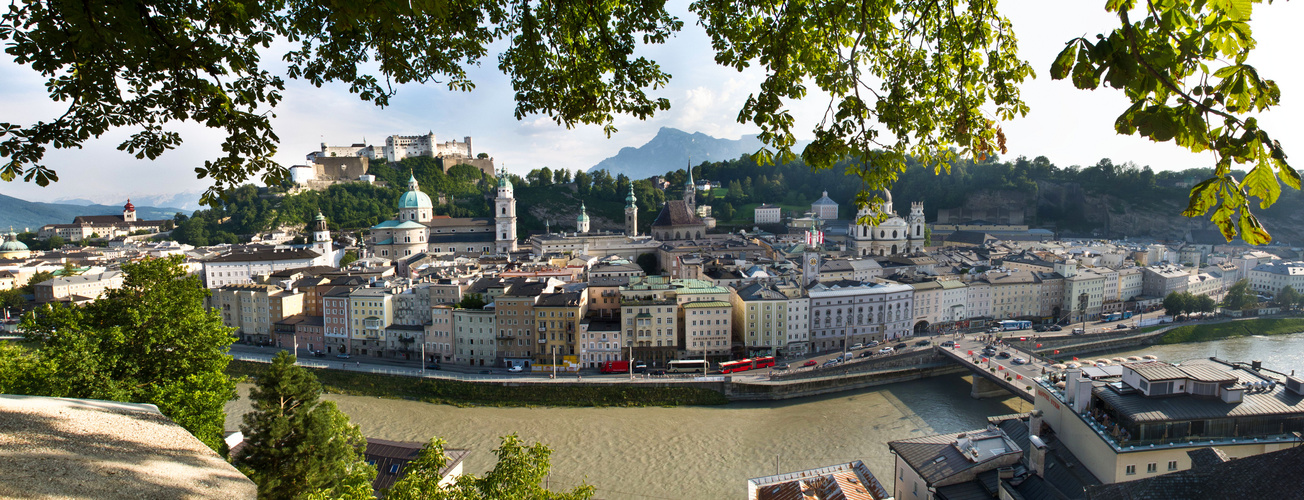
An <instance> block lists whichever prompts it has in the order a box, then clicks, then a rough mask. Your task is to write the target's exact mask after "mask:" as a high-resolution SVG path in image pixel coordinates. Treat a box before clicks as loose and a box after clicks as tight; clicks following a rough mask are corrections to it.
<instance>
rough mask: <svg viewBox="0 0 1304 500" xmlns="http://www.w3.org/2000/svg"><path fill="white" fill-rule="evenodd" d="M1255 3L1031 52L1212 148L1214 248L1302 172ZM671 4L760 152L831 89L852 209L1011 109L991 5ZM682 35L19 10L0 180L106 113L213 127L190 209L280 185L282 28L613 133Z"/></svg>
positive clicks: (497, 9) (1009, 38)
mask: <svg viewBox="0 0 1304 500" xmlns="http://www.w3.org/2000/svg"><path fill="white" fill-rule="evenodd" d="M1269 1H1270V0H1269ZM1255 3H1259V2H1258V1H1257V0H1222V1H1204V0H1195V1H1192V0H1150V1H1147V2H1136V1H1135V0H1105V1H1104V2H1103V4H1104V8H1105V10H1106V11H1108V12H1110V13H1111V14H1113V15H1115V16H1117V17H1118V20H1119V27H1118V28H1117V29H1115V30H1114V31H1112V32H1110V33H1108V34H1100V35H1097V36H1096V37H1095V40H1094V41H1093V40H1089V39H1087V38H1085V37H1077V38H1073V39H1072V40H1070V41H1069V43H1068V44H1067V47H1066V48H1065V49H1064V51H1063V52H1061V53H1060V55H1059V56H1058V57H1056V58H1055V60H1054V61H1053V62H1052V61H1041V62H1039V63H1040V64H1048V65H1049V69H1050V74H1051V77H1052V78H1055V79H1070V80H1072V82H1073V84H1074V85H1075V86H1076V87H1078V88H1081V89H1097V88H1100V87H1102V86H1109V87H1111V88H1114V89H1118V90H1121V91H1123V93H1124V95H1125V96H1126V97H1127V99H1128V100H1129V103H1130V106H1129V107H1128V108H1127V109H1126V110H1124V111H1123V113H1122V114H1121V115H1120V116H1119V118H1118V120H1117V121H1116V123H1115V130H1117V131H1118V132H1120V133H1123V134H1129V135H1133V134H1135V135H1140V136H1142V137H1145V138H1148V139H1151V140H1153V141H1158V142H1168V141H1172V142H1174V143H1176V144H1177V145H1179V146H1181V147H1184V148H1186V149H1188V150H1191V151H1193V152H1204V151H1210V152H1212V153H1213V155H1214V158H1215V159H1214V162H1213V163H1214V164H1215V166H1216V167H1215V175H1214V176H1212V177H1210V178H1208V179H1207V180H1205V181H1204V182H1202V183H1200V184H1198V185H1197V186H1196V187H1195V188H1194V189H1192V190H1191V193H1190V203H1189V207H1188V208H1187V210H1186V211H1185V212H1184V214H1185V215H1187V216H1191V217H1196V216H1202V215H1204V214H1207V213H1209V212H1210V211H1212V212H1213V213H1212V215H1211V216H1210V217H1211V219H1212V220H1213V221H1214V222H1215V223H1217V225H1218V226H1219V228H1221V230H1222V232H1223V234H1224V236H1226V238H1227V239H1228V240H1230V239H1232V238H1234V237H1236V236H1239V237H1240V238H1242V239H1244V240H1245V241H1246V242H1249V243H1256V244H1257V243H1264V242H1267V241H1269V240H1270V236H1269V235H1268V233H1267V231H1266V230H1265V229H1264V228H1263V227H1262V225H1261V224H1259V222H1258V219H1257V218H1256V217H1255V216H1254V214H1253V213H1252V212H1251V204H1250V199H1251V198H1257V199H1259V202H1260V203H1259V207H1260V208H1266V207H1267V206H1269V205H1271V204H1272V203H1273V202H1274V201H1276V199H1277V197H1278V196H1279V194H1280V192H1281V187H1280V184H1279V182H1285V183H1286V184H1287V185H1288V186H1290V187H1292V188H1295V189H1299V188H1300V176H1299V174H1298V173H1297V172H1296V171H1295V170H1293V169H1292V168H1291V167H1290V166H1289V165H1288V164H1287V162H1286V154H1285V152H1284V149H1283V148H1282V146H1281V145H1280V144H1279V143H1278V142H1277V140H1275V139H1273V138H1272V137H1271V136H1270V135H1269V134H1268V132H1267V131H1266V130H1264V129H1263V128H1262V127H1260V126H1259V125H1258V121H1257V118H1256V116H1255V115H1256V114H1257V113H1261V112H1263V111H1266V110H1268V109H1269V108H1270V107H1272V106H1275V105H1277V104H1278V103H1279V102H1280V99H1281V92H1280V89H1279V88H1278V86H1277V84H1276V83H1275V82H1273V81H1272V80H1270V79H1267V78H1264V77H1263V76H1262V75H1260V74H1259V72H1258V70H1257V69H1256V68H1255V67H1253V66H1251V65H1249V64H1246V61H1247V60H1249V56H1250V54H1251V52H1252V50H1253V49H1254V47H1255V40H1254V38H1253V36H1252V31H1251V29H1250V23H1249V20H1250V16H1251V13H1252V10H1253V6H1254V4H1255ZM689 10H690V11H692V12H693V14H694V15H696V16H697V17H698V23H699V24H700V25H701V26H702V27H703V28H704V29H705V31H706V33H707V34H708V36H709V37H710V38H711V46H712V49H713V50H714V51H715V53H716V55H715V60H716V62H717V63H718V64H720V65H722V66H725V67H729V68H733V69H736V70H738V71H742V70H744V69H746V68H748V67H750V66H752V65H758V66H760V67H761V68H762V70H763V71H764V73H765V79H764V81H762V83H761V84H760V86H759V88H757V89H755V91H754V92H753V93H752V94H751V95H750V96H749V97H748V99H747V100H746V102H745V103H744V105H743V107H742V109H741V110H740V111H739V113H738V116H737V120H738V121H739V122H742V123H751V124H753V125H755V126H756V127H758V128H760V130H761V133H760V138H761V140H762V141H764V143H765V144H766V145H767V146H768V147H770V148H773V152H771V151H770V150H763V151H761V152H759V153H758V155H759V157H760V159H762V160H765V161H768V160H770V159H773V158H776V157H777V158H779V159H781V160H784V161H786V160H788V159H791V158H794V157H795V156H796V155H797V153H798V152H797V151H794V150H793V148H794V146H795V144H796V140H795V131H794V127H795V126H796V122H795V119H794V117H793V115H792V114H791V112H790V109H789V106H790V105H791V103H792V102H793V101H796V100H800V99H802V98H804V97H806V96H807V95H808V94H809V93H810V90H811V89H810V86H812V85H813V86H814V87H817V88H818V90H819V91H822V92H824V93H825V94H827V95H828V96H829V102H828V105H827V108H826V112H825V114H824V116H823V118H822V119H821V120H820V122H819V123H817V124H816V125H815V126H814V129H813V131H812V132H813V134H814V137H815V140H814V141H813V142H812V143H811V144H810V145H809V146H808V147H806V148H805V150H803V151H801V152H800V155H801V157H802V159H803V160H804V161H805V163H806V164H808V165H810V166H811V167H812V168H815V169H826V168H836V166H837V165H839V164H843V165H847V166H845V167H843V168H844V169H845V171H846V173H847V174H849V175H852V176H855V177H858V178H859V179H860V181H861V182H860V187H861V189H860V191H859V194H858V196H857V197H856V204H857V205H858V206H860V207H865V206H871V207H873V208H874V209H875V211H876V212H877V207H878V205H877V203H872V202H875V201H878V200H879V196H878V195H877V192H878V190H879V189H884V188H889V187H891V186H892V184H893V183H894V181H895V180H896V178H897V176H898V175H899V174H900V173H901V172H902V171H903V170H904V169H905V168H906V166H907V162H908V158H911V157H913V158H915V159H917V160H919V161H920V162H921V163H924V164H925V165H927V166H928V167H930V168H932V169H934V170H935V171H937V172H940V171H941V170H944V169H946V166H947V165H949V164H950V163H951V161H950V160H952V159H953V158H954V157H955V156H957V155H964V156H970V157H973V158H978V159H982V158H984V157H986V156H987V155H989V154H992V153H994V152H998V151H999V152H1004V151H1006V142H1007V140H1006V137H1005V134H1004V132H1003V131H1002V129H1001V126H1000V122H1001V121H1006V120H1012V119H1014V118H1016V117H1019V116H1023V115H1025V114H1027V112H1028V106H1027V105H1026V104H1025V103H1024V102H1023V100H1022V98H1021V96H1020V88H1019V86H1020V84H1022V82H1023V81H1024V80H1026V79H1028V78H1030V77H1033V76H1034V73H1033V69H1032V66H1031V65H1029V64H1028V63H1027V62H1025V61H1022V60H1020V59H1019V57H1018V47H1017V38H1016V35H1015V33H1014V30H1013V28H1012V25H1011V24H1010V21H1009V20H1008V19H1007V18H1006V17H1005V16H1003V15H1001V13H1000V12H999V11H998V9H997V0H960V1H958V2H954V3H948V4H946V5H945V6H939V5H938V3H937V2H935V1H933V0H901V1H894V2H879V3H863V2H862V3H848V2H843V1H835V0H823V1H821V0H811V1H801V2H794V1H780V0H750V1H746V2H738V1H731V0H696V1H694V2H693V3H692V4H691V5H690V7H689ZM1133 17H1136V18H1137V19H1136V20H1133ZM682 26H683V21H681V20H679V19H677V18H676V17H674V16H672V15H670V14H669V13H668V12H667V11H666V6H665V3H664V2H658V1H651V2H643V1H633V0H614V1H608V2H556V1H540V2H511V1H507V0H484V1H481V2H430V1H412V2H402V1H380V2H368V3H362V4H359V3H356V2H346V1H340V0H309V1H301V2H289V1H286V0H271V1H256V2H255V1H250V0H234V1H230V2H186V1H180V0H125V1H119V2H104V1H102V0H100V1H96V0H92V1H90V2H81V3H70V2H54V1H50V0H31V1H25V2H20V3H16V4H14V5H13V6H11V8H10V9H9V11H8V12H6V13H4V14H3V15H2V16H0V40H3V41H4V42H5V43H6V44H7V47H6V49H5V51H6V52H7V53H8V54H10V55H11V56H12V57H14V60H15V61H16V62H17V63H18V64H21V65H26V66H29V67H31V68H33V69H34V70H35V71H36V72H38V73H39V74H40V75H41V76H42V77H44V78H46V81H47V89H48V92H49V93H50V96H51V97H52V98H53V99H54V100H56V101H60V102H65V103H67V108H66V110H65V112H64V113H63V114H62V115H60V116H57V117H54V118H53V119H52V120H50V121H41V122H37V123H34V124H28V125H23V124H14V123H0V156H3V157H4V158H5V159H6V161H5V162H4V163H3V164H0V179H4V180H13V179H16V178H18V177H19V176H21V177H22V178H23V179H24V180H27V181H34V182H36V183H38V184H40V185H42V186H44V185H47V184H49V183H50V182H52V181H57V180H58V175H57V174H56V173H55V172H54V170H52V169H50V168H48V167H46V166H44V165H43V164H41V161H42V159H43V158H44V156H45V152H46V149H47V148H49V147H55V148H75V147H80V146H81V145H82V144H84V143H85V142H86V141H88V140H90V139H91V138H92V137H99V136H101V135H103V134H105V133H107V132H109V131H110V130H112V129H114V128H127V129H129V130H130V131H131V132H132V135H131V136H130V137H129V138H128V139H127V140H125V141H123V142H122V143H121V144H120V145H119V149H121V150H124V151H127V152H129V153H132V154H134V155H136V156H137V157H139V158H150V159H154V158H157V157H158V156H159V155H160V154H162V153H163V152H164V151H166V150H168V149H171V148H175V147H176V146H177V145H179V144H180V143H181V137H180V135H179V134H178V133H177V132H175V131H173V130H170V128H171V125H170V124H169V123H168V122H171V121H194V122H197V123H203V124H204V125H205V126H207V127H210V128H217V129H222V130H224V131H225V132H226V133H227V139H226V141H225V142H224V143H223V145H222V149H223V151H224V152H225V156H222V157H220V158H217V159H214V160H211V161H207V162H205V164H204V166H203V167H200V168H196V169H195V170H196V173H197V174H198V176H199V177H201V178H203V177H210V178H212V180H213V186H212V187H211V188H210V189H209V190H208V191H207V192H205V194H204V197H203V201H204V202H206V203H208V204H210V205H216V203H215V202H216V201H217V199H218V195H220V194H221V193H222V191H223V190H225V189H227V188H231V187H234V186H237V185H240V184H241V183H243V182H244V181H245V180H247V179H250V178H252V177H257V176H261V178H262V180H263V181H264V182H265V183H266V184H268V185H278V184H280V183H282V182H283V181H284V180H285V179H286V178H287V177H288V175H287V170H286V168H285V167H284V166H282V165H278V164H276V163H275V162H273V161H272V159H271V158H272V156H273V155H274V154H275V152H276V147H277V143H278V141H279V138H278V137H277V136H276V134H275V133H274V132H273V130H272V127H271V121H270V119H271V116H272V114H271V113H270V112H268V110H270V109H274V108H275V106H276V105H277V104H278V103H279V102H280V100H281V98H282V95H281V93H282V92H283V91H284V89H285V82H284V79H283V77H282V76H281V75H277V74H273V73H271V72H270V71H268V70H266V69H264V68H263V65H262V62H263V61H262V57H263V55H265V53H266V52H268V51H269V48H270V47H271V45H272V44H273V42H275V41H279V40H287V41H288V42H289V43H288V46H289V47H290V48H289V49H288V51H287V52H285V53H284V54H282V55H281V57H280V59H281V60H283V61H284V62H285V63H287V68H286V72H285V77H288V78H295V79H303V80H306V81H308V82H311V83H312V84H314V85H317V86H321V85H323V84H326V83H328V82H341V83H344V84H347V85H348V86H349V90H350V91H351V92H353V93H355V94H357V95H358V96H359V97H360V98H361V99H363V100H366V101H370V102H372V103H374V104H376V105H379V106H385V105H387V104H388V103H389V98H390V97H391V96H393V95H394V92H395V90H394V87H393V84H395V83H398V84H403V83H413V82H415V83H438V84H442V85H446V86H447V87H448V88H449V89H450V90H459V91H469V90H471V89H473V88H474V86H475V85H474V83H473V82H472V81H471V80H470V78H469V76H468V73H467V71H466V68H468V67H471V66H473V65H478V64H480V63H481V61H482V60H483V59H484V58H485V57H487V56H488V55H489V52H488V48H489V47H490V46H491V45H493V44H498V45H499V46H502V47H504V49H503V52H502V53H501V54H499V55H498V68H499V70H501V71H502V72H503V73H505V74H506V75H507V76H508V78H509V79H510V80H511V82H512V87H513V90H515V97H516V110H515V116H516V118H517V119H523V118H525V117H527V116H530V115H532V114H543V115H547V116H549V117H551V118H552V119H553V120H555V121H556V122H557V123H559V124H563V125H566V126H567V127H572V126H575V125H578V124H599V125H602V126H603V127H604V129H605V130H606V132H607V133H608V134H610V133H612V132H613V131H615V128H614V127H613V125H612V124H613V123H614V120H615V116H616V115H618V114H621V115H629V116H633V117H635V118H639V119H646V118H649V117H651V116H653V115H654V114H655V113H656V112H658V111H663V110H666V109H668V108H669V106H670V103H669V101H668V100H666V99H665V98H656V97H653V96H651V95H649V91H654V90H656V89H658V88H660V87H662V86H664V85H666V84H667V82H668V81H669V79H670V75H668V74H666V73H665V72H663V71H662V70H661V68H660V66H659V65H657V63H656V62H655V61H652V60H649V59H647V58H645V57H641V56H637V55H636V52H639V49H644V50H645V49H646V46H649V45H657V44H661V43H664V42H665V41H666V40H667V39H669V37H671V36H673V35H674V34H675V33H676V32H678V31H679V30H680V29H681V28H682ZM1074 35H1076V34H1074ZM373 68H374V71H373ZM1237 164H1244V165H1247V166H1249V173H1248V174H1247V175H1245V176H1244V177H1243V178H1241V179H1237V178H1235V177H1234V176H1232V174H1231V172H1232V167H1233V166H1234V165H1237ZM542 172H543V171H540V176H539V178H538V181H539V182H544V179H543V178H542V175H541V174H542ZM561 180H564V179H558V178H556V177H554V176H552V175H549V179H548V182H555V181H561ZM883 215H884V214H881V213H875V214H873V215H872V216H870V218H873V219H881V218H882V217H883Z"/></svg>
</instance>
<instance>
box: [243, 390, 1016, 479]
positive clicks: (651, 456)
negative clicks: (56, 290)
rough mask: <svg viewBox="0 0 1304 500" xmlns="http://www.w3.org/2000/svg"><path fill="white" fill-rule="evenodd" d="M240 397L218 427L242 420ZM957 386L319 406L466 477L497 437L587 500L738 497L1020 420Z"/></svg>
mask: <svg viewBox="0 0 1304 500" xmlns="http://www.w3.org/2000/svg"><path fill="white" fill-rule="evenodd" d="M247 389H248V387H247V386H243V385H242V387H241V391H240V392H241V399H239V400H236V401H234V402H232V403H230V404H229V405H228V406H227V412H228V414H227V428H228V429H236V428H238V426H239V421H240V420H239V415H241V414H243V413H244V412H247V411H248V410H249V404H248V400H247V399H245V397H246V396H247V394H248V393H247ZM969 389H970V383H969V381H968V379H967V378H965V377H961V376H960V375H952V376H944V377H936V378H932V379H928V380H920V381H913V382H905V383H900V384H894V385H890V386H885V387H881V388H875V389H870V390H861V391H853V392H847V393H841V394H838V395H835V396H825V397H812V398H803V399H794V400H789V401H784V402H778V403H733V404H728V405H723V406H714V407H673V408H665V407H652V408H491V407H478V408H458V407H454V406H445V405H434V404H428V403H419V402H414V401H399V400H389V399H379V398H370V397H357V396H339V395H327V396H326V398H327V399H330V400H332V401H335V402H336V403H337V404H339V406H340V408H341V409H342V410H344V412H345V413H347V414H348V415H349V417H350V418H351V419H352V421H353V422H354V423H356V424H358V425H359V426H361V428H362V432H363V435H365V436H368V437H375V438H381V439H391V440H398V441H422V442H424V441H427V440H429V439H430V438H431V437H432V436H436V435H438V436H441V437H443V438H444V439H446V440H447V441H448V443H449V447H469V448H471V449H472V453H471V454H470V456H469V457H468V458H467V460H466V468H465V470H466V471H467V472H473V473H481V472H483V471H485V470H487V469H489V468H490V467H492V466H493V464H494V461H495V460H494V456H493V449H494V448H495V447H496V446H497V445H498V439H499V436H502V435H505V434H510V433H513V432H515V433H517V434H518V435H520V436H521V437H522V438H524V439H525V440H527V441H531V442H533V441H541V442H543V443H545V444H547V445H548V446H550V447H552V449H553V454H552V466H553V474H552V477H551V485H552V487H553V488H561V487H565V486H573V485H576V484H579V482H580V481H587V482H588V483H589V484H592V485H594V486H595V487H597V495H596V497H597V498H608V499H616V498H704V499H705V498H740V497H742V496H743V495H744V492H745V491H746V489H745V483H746V480H747V479H748V478H752V477H759V476H766V475H770V474H773V473H774V472H775V460H776V457H777V459H778V467H779V468H780V469H781V470H782V471H784V472H788V471H794V470H801V469H808V468H812V467H821V466H826V465H833V464H837V463H844V462H849V461H852V460H864V461H865V463H866V464H867V465H868V466H869V467H870V470H871V471H872V472H873V473H874V474H875V475H876V476H878V477H880V478H883V479H882V481H884V482H885V484H887V485H888V486H887V487H888V488H889V489H890V488H891V485H890V483H888V482H887V480H888V479H889V478H890V477H891V475H892V455H891V454H890V453H888V449H887V444H886V443H887V442H888V441H892V440H897V439H904V438H908V437H915V436H927V435H930V434H937V433H947V432H959V431H963V430H968V429H976V428H981V427H983V426H985V425H986V417H987V416H989V415H1001V414H1007V413H1016V412H1019V411H1027V410H1028V409H1030V408H1029V405H1028V404H1027V403H1024V402H1023V401H1022V400H1020V399H1018V398H1014V397H1011V398H1008V399H1004V400H1002V399H999V398H996V399H988V400H982V401H975V400H974V399H971V398H970V397H969Z"/></svg>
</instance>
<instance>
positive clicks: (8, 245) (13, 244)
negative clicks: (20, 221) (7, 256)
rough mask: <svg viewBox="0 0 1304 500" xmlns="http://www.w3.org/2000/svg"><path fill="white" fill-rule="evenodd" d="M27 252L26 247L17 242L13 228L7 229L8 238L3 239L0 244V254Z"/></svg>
mask: <svg viewBox="0 0 1304 500" xmlns="http://www.w3.org/2000/svg"><path fill="white" fill-rule="evenodd" d="M27 250H28V248H27V245H26V244H24V243H23V242H21V241H18V233H15V232H14V230H13V228H9V236H8V237H7V238H5V241H4V243H0V252H23V251H27Z"/></svg>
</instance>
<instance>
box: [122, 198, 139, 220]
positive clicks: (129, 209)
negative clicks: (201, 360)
mask: <svg viewBox="0 0 1304 500" xmlns="http://www.w3.org/2000/svg"><path fill="white" fill-rule="evenodd" d="M122 222H136V206H135V205H132V204H131V198H127V204H126V205H124V206H123V207H122Z"/></svg>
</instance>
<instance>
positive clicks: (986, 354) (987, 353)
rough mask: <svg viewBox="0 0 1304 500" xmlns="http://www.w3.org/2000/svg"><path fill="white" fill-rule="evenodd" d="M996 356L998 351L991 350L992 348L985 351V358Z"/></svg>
mask: <svg viewBox="0 0 1304 500" xmlns="http://www.w3.org/2000/svg"><path fill="white" fill-rule="evenodd" d="M995 355H996V349H991V348H987V349H983V356H995Z"/></svg>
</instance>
